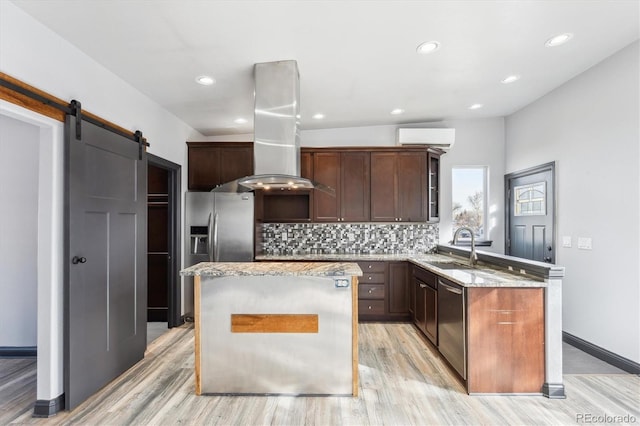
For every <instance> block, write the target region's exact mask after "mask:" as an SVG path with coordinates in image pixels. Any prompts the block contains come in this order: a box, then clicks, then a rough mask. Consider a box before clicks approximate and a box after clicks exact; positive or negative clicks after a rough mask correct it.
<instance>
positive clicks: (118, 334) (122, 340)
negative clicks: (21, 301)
mask: <svg viewBox="0 0 640 426" xmlns="http://www.w3.org/2000/svg"><path fill="white" fill-rule="evenodd" d="M65 125H66V128H65V135H66V136H65V179H66V181H65V185H66V187H65V191H66V196H67V203H66V211H65V226H66V228H65V233H66V241H65V263H66V264H65V365H64V371H65V402H66V408H67V409H73V408H74V407H76V406H77V405H78V404H80V403H81V402H82V401H84V400H85V399H87V398H88V397H89V396H91V395H92V394H93V393H95V392H96V391H97V390H98V389H100V388H101V387H103V386H104V385H106V384H107V383H109V382H110V381H111V380H113V379H114V378H115V377H117V376H119V375H120V374H121V373H122V372H124V371H125V370H127V369H128V368H129V367H131V366H132V365H134V364H135V363H136V362H138V361H139V360H140V359H142V358H143V356H144V351H145V348H146V303H147V294H146V291H147V290H146V279H147V261H146V244H147V217H146V208H147V205H146V195H147V194H146V192H147V179H146V176H147V171H146V167H147V160H146V153H145V152H144V151H142V152H140V150H139V146H138V144H137V143H135V142H133V141H131V140H129V139H126V138H124V137H122V136H119V135H117V134H115V133H112V132H110V131H107V130H105V129H103V128H101V127H98V126H95V125H93V124H91V123H88V122H84V121H83V122H82V128H81V139H80V140H78V139H77V138H76V121H75V117H73V116H67V120H66V123H65Z"/></svg>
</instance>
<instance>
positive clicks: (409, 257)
mask: <svg viewBox="0 0 640 426" xmlns="http://www.w3.org/2000/svg"><path fill="white" fill-rule="evenodd" d="M256 260H257V261H283V260H288V261H305V262H323V261H340V262H347V261H351V262H367V261H386V262H393V261H398V262H402V261H408V262H411V263H413V264H415V265H418V266H420V267H421V268H424V269H427V270H429V271H431V272H434V273H436V274H437V275H440V276H442V277H443V278H445V279H447V280H450V281H452V282H454V283H456V284H459V285H461V286H463V287H546V286H547V284H546V282H545V281H544V280H542V279H540V278H537V277H534V276H531V275H522V274H519V273H516V272H511V271H508V270H507V269H506V268H501V267H497V266H493V265H488V264H484V263H479V264H478V265H476V266H475V267H473V268H471V269H467V268H465V265H466V264H467V262H468V261H467V260H466V259H461V258H458V257H455V256H448V255H443V254H408V253H405V254H292V255H260V256H256ZM430 262H436V263H437V262H442V263H460V264H462V266H461V267H460V269H443V268H439V267H438V266H437V264H435V265H434V264H432V263H430ZM265 263H271V262H265ZM294 263H295V262H294Z"/></svg>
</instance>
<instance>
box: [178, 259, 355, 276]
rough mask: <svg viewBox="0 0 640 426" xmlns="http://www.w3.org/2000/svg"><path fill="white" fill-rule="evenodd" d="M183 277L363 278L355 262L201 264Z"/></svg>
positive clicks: (189, 270) (194, 266) (183, 272)
mask: <svg viewBox="0 0 640 426" xmlns="http://www.w3.org/2000/svg"><path fill="white" fill-rule="evenodd" d="M180 275H182V276H195V275H198V276H201V277H229V276H266V275H269V276H314V277H336V276H362V270H361V269H360V267H359V266H358V264H357V263H354V262H327V261H323V262H319V261H314V262H201V263H198V264H196V265H193V266H191V267H189V268H186V269H183V270H182V271H180Z"/></svg>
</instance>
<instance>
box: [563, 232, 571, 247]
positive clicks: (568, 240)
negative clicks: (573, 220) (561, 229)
mask: <svg viewBox="0 0 640 426" xmlns="http://www.w3.org/2000/svg"><path fill="white" fill-rule="evenodd" d="M562 247H566V248H571V237H570V236H566V235H565V236H563V237H562Z"/></svg>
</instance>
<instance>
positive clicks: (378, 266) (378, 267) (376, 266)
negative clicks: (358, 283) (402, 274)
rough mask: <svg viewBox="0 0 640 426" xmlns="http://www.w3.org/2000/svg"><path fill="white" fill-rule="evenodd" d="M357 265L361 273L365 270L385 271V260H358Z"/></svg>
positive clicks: (365, 271)
mask: <svg viewBox="0 0 640 426" xmlns="http://www.w3.org/2000/svg"><path fill="white" fill-rule="evenodd" d="M358 266H360V269H362V272H363V273H365V274H366V273H367V272H386V268H387V264H386V262H358Z"/></svg>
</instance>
